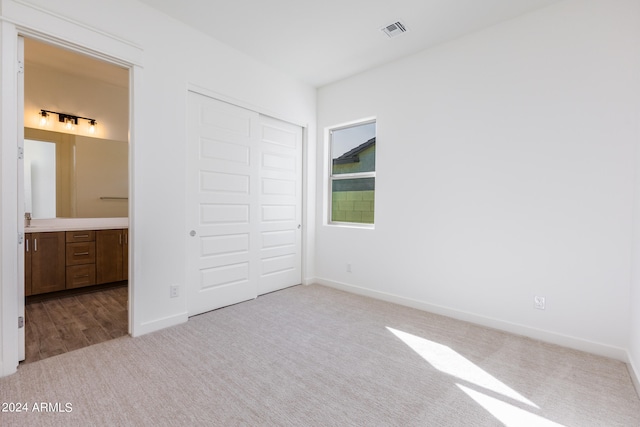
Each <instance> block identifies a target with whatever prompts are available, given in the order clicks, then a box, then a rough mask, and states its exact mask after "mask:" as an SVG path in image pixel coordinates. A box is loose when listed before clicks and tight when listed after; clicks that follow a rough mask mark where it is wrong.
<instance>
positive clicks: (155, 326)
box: [131, 311, 189, 337]
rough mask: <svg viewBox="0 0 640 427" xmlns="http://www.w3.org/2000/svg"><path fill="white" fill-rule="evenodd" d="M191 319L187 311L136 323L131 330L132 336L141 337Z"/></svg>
mask: <svg viewBox="0 0 640 427" xmlns="http://www.w3.org/2000/svg"><path fill="white" fill-rule="evenodd" d="M187 320H189V316H188V314H187V312H186V311H185V312H184V313H180V314H176V315H173V316H169V317H163V318H162V319H156V320H152V321H149V322H143V323H141V324H139V325H137V326H136V325H134V327H133V328H132V331H131V336H132V337H139V336H141V335H145V334H148V333H151V332H155V331H159V330H160V329H164V328H169V327H171V326H176V325H179V324H181V323H185V322H186V321H187Z"/></svg>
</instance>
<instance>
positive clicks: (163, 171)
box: [0, 0, 316, 374]
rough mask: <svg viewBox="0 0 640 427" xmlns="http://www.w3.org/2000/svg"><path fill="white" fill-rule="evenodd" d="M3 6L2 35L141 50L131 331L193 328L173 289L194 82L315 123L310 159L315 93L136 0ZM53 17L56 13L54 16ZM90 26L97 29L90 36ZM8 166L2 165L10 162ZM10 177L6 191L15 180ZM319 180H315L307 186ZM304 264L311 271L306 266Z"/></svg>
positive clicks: (6, 0)
mask: <svg viewBox="0 0 640 427" xmlns="http://www.w3.org/2000/svg"><path fill="white" fill-rule="evenodd" d="M25 4H34V5H36V8H34V9H33V11H31V10H30V9H29V8H28V6H25ZM1 7H2V9H1V10H2V14H3V18H4V19H6V20H5V21H4V24H2V21H0V27H1V28H0V29H2V30H3V31H9V30H10V25H13V24H10V23H12V22H19V23H21V24H24V25H25V26H30V27H32V28H33V30H36V31H37V32H42V33H45V34H48V35H53V36H56V37H59V38H63V39H68V38H72V40H71V41H72V42H76V43H79V44H81V45H83V46H84V47H86V48H89V49H104V50H106V52H105V53H108V54H110V55H112V56H116V57H119V58H123V57H126V56H127V55H130V54H131V52H132V51H135V49H137V48H139V49H140V51H141V55H140V58H139V64H137V65H138V67H136V69H135V70H134V84H133V88H134V95H133V96H134V99H133V102H134V105H135V107H134V112H137V113H138V114H137V116H136V117H135V123H134V124H133V130H132V133H133V135H132V138H133V143H132V153H133V156H132V158H131V161H132V162H133V174H132V176H131V183H132V184H131V185H132V192H131V198H132V200H131V205H132V207H131V216H130V218H131V231H132V233H133V234H132V241H131V243H132V246H131V247H132V250H133V252H134V253H133V254H132V255H131V257H132V260H133V264H132V274H133V286H134V290H133V294H132V295H131V298H132V300H133V305H134V319H133V322H134V325H133V329H134V333H135V334H141V333H146V332H149V331H153V330H156V329H158V328H161V327H165V326H170V325H172V324H176V323H179V322H183V321H186V319H187V317H186V302H185V299H184V295H186V292H185V291H184V289H183V291H182V292H181V293H180V295H181V296H180V297H179V298H169V286H170V285H171V284H180V285H183V286H184V280H185V274H186V271H185V246H186V245H185V239H186V238H187V232H188V230H189V226H190V225H189V224H187V223H186V216H185V175H186V170H185V165H186V160H185V159H186V157H185V156H186V153H185V140H186V132H187V128H186V105H187V90H188V88H189V87H190V85H197V86H199V87H202V88H204V89H205V90H206V91H208V92H209V93H215V94H219V95H220V96H221V97H223V98H225V99H226V100H233V101H237V102H238V103H241V104H242V105H243V106H251V107H254V108H255V109H257V110H258V111H261V112H264V113H267V114H270V115H273V116H276V117H279V118H282V119H285V120H289V121H295V122H296V123H297V124H301V125H308V135H309V138H308V141H307V142H308V144H309V146H310V147H311V148H310V149H311V152H312V153H313V152H315V94H316V92H315V89H314V88H312V87H310V86H308V85H306V84H303V83H300V82H298V81H294V80H292V79H291V78H289V77H287V76H285V75H283V74H281V73H279V72H276V71H274V70H273V69H270V68H268V67H266V66H264V65H262V64H260V63H258V62H256V61H254V60H252V59H250V58H248V57H247V56H245V55H243V54H240V53H239V52H237V51H235V50H233V49H231V48H229V47H227V46H225V45H223V44H221V43H219V42H217V41H215V40H213V39H211V38H209V37H206V36H204V35H203V34H201V33H199V32H196V31H194V30H191V29H190V28H188V27H186V26H184V25H183V24H181V23H179V22H177V21H174V20H172V19H169V18H168V17H166V16H165V15H163V14H160V13H158V12H156V11H155V10H153V9H151V8H148V7H147V6H145V5H142V4H140V3H138V2H136V1H132V0H113V1H109V2H104V1H98V0H61V1H59V2H56V3H55V4H52V3H51V2H50V1H49V0H29V1H27V2H23V1H20V2H13V1H12V0H2V3H1ZM27 9H28V10H27ZM41 10H45V13H42V11H41ZM25 11H26V12H25ZM46 11H51V12H52V13H53V15H52V16H53V17H50V16H49V14H48V12H46ZM56 15H63V16H64V19H56V18H55V16H56ZM87 27H89V28H90V29H91V28H95V29H97V31H95V32H91V31H89V30H87ZM86 35H88V36H89V37H87V36H86ZM112 36H113V39H114V40H116V41H118V42H121V45H124V47H123V48H114V47H113V43H110V42H109V40H107V39H108V38H111V37H112ZM5 41H6V39H5ZM2 46H3V52H2V54H3V57H2V59H3V63H2V64H3V66H4V68H3V70H7V69H10V68H11V56H10V55H12V52H11V49H10V48H11V45H10V44H9V43H3V44H2ZM7 55H8V56H7ZM130 56H135V55H133V54H131V55H130ZM125 59H126V58H125ZM5 63H6V66H5V65H4V64H5ZM10 81H11V80H10V79H9V78H8V77H4V76H3V80H1V82H2V84H3V85H4V86H3V88H4V87H7V88H9V89H11V84H10ZM4 96H5V94H4V93H3V98H4ZM3 114H4V113H3ZM2 117H5V116H2ZM6 121H7V122H8V121H10V120H6ZM0 124H1V123H0ZM3 135H4V134H3ZM2 143H3V145H2V148H3V152H5V153H11V150H12V148H10V146H9V145H5V144H10V143H11V142H5V141H3V142H2ZM2 164H3V167H4V165H5V163H4V162H3V163H2ZM308 167H309V166H308V165H305V168H308ZM312 167H313V166H312ZM312 167H311V168H312ZM4 175H6V174H4V173H3V175H2V179H3V182H2V185H3V187H2V188H3V191H4V188H5V187H6V186H5V185H4V183H5V182H7V180H8V178H7V177H5V176H4ZM313 182H314V180H313V178H312V179H310V180H308V181H307V185H313ZM7 188H8V187H7ZM9 196H11V194H9ZM14 196H15V195H14ZM2 197H3V199H2V200H3V209H2V211H1V212H2V215H3V216H2V218H0V220H2V223H3V224H6V225H7V226H9V227H11V226H15V220H12V219H11V217H10V215H11V209H10V208H5V207H6V206H10V205H5V201H8V202H10V199H8V200H5V199H6V197H5V193H4V192H3V194H2ZM13 212H15V210H14V211H13ZM313 214H314V213H313V212H307V213H306V216H307V220H308V221H312V219H313ZM307 224H308V222H307ZM310 230H311V231H307V234H306V235H305V238H306V241H307V242H309V241H312V232H313V225H312V224H311V227H310ZM9 231H10V230H9ZM9 231H7V232H3V233H2V239H3V246H2V248H3V254H4V253H5V252H6V253H11V249H10V248H11V247H12V245H11V242H12V241H11V239H15V234H16V233H13V232H9ZM13 247H15V246H13ZM305 256H306V257H310V256H312V248H309V247H306V248H305ZM7 260H9V261H10V258H7ZM3 262H4V261H3ZM305 263H306V265H308V266H309V265H310V266H312V265H313V264H312V262H309V261H308V260H307V261H306V262H305ZM5 264H7V265H8V266H9V267H11V264H12V263H6V262H5V263H3V268H4V266H5ZM306 274H307V275H313V272H312V271H310V270H307V271H306ZM0 277H2V280H3V282H2V289H1V290H3V291H4V290H7V289H9V286H10V279H11V272H10V271H9V272H5V271H3V272H2V275H1V276H0ZM14 283H15V281H14ZM14 286H15V285H14ZM6 295H9V296H11V295H12V294H11V293H10V292H8V291H7V292H5V293H2V294H0V298H2V307H3V309H4V308H5V307H11V304H13V302H11V301H8V300H7V298H6V297H5V296H6ZM10 318H11V313H9V314H8V315H7V316H4V315H3V317H2V321H3V322H5V324H4V325H0V330H2V331H3V336H2V343H3V348H2V351H1V352H0V354H2V355H3V360H2V363H4V367H3V369H2V372H4V373H8V372H10V371H11V370H13V369H15V367H14V366H9V364H11V363H12V360H13V359H12V357H13V356H12V351H13V350H12V349H11V348H10V347H9V346H14V342H13V341H11V337H10V333H11V332H10V329H11V328H10V327H9V325H8V324H7V323H6V322H7V321H8V319H10ZM7 331H9V332H7ZM0 368H1V367H0ZM2 372H0V374H2Z"/></svg>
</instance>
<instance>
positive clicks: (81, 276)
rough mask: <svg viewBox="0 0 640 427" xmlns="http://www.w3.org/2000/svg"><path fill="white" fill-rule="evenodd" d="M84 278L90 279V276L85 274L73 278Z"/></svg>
mask: <svg viewBox="0 0 640 427" xmlns="http://www.w3.org/2000/svg"><path fill="white" fill-rule="evenodd" d="M83 277H89V275H88V274H83V275H77V276H73V278H74V279H81V278H83Z"/></svg>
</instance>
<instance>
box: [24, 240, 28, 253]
mask: <svg viewBox="0 0 640 427" xmlns="http://www.w3.org/2000/svg"><path fill="white" fill-rule="evenodd" d="M24 243H25V244H26V246H25V249H26V250H27V252H29V239H27V240H26V241H25V242H24Z"/></svg>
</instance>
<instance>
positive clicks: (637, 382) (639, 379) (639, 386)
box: [627, 353, 640, 397]
mask: <svg viewBox="0 0 640 427" xmlns="http://www.w3.org/2000/svg"><path fill="white" fill-rule="evenodd" d="M627 369H628V370H629V376H630V377H631V381H632V382H633V385H634V387H635V388H636V393H637V394H638V397H640V375H638V374H640V371H638V370H637V369H636V366H635V364H634V363H633V358H632V357H631V354H629V353H627Z"/></svg>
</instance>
